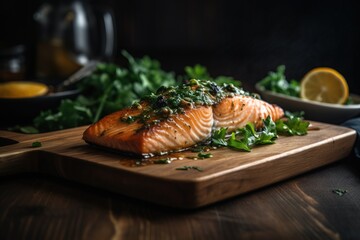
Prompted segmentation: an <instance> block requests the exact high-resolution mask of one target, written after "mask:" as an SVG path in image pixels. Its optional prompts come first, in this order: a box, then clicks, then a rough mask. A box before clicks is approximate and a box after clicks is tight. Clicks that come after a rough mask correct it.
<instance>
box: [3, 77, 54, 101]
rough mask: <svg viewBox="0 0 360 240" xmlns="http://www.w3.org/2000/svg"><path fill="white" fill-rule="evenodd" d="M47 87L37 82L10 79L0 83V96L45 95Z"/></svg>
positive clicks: (23, 96)
mask: <svg viewBox="0 0 360 240" xmlns="http://www.w3.org/2000/svg"><path fill="white" fill-rule="evenodd" d="M47 91H48V87H47V86H46V85H45V84H42V83H38V82H26V81H12V82H5V83H0V98H28V97H36V96H41V95H45V94H46V93H47Z"/></svg>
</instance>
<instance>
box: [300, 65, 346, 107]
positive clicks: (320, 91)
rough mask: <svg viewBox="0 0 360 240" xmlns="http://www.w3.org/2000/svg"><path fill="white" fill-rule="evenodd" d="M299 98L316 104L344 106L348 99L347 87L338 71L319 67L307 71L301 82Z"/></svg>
mask: <svg viewBox="0 0 360 240" xmlns="http://www.w3.org/2000/svg"><path fill="white" fill-rule="evenodd" d="M300 96H301V98H302V99H307V100H312V101H317V102H324V103H333V104H344V103H345V102H346V100H347V99H348V97H349V87H348V84H347V82H346V80H345V78H344V77H343V76H342V75H341V74H340V73H339V72H338V71H336V70H335V69H332V68H327V67H319V68H314V69H312V70H311V71H309V72H308V73H307V74H306V75H305V76H304V77H303V79H302V80H301V84H300Z"/></svg>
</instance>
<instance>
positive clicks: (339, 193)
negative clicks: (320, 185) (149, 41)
mask: <svg viewBox="0 0 360 240" xmlns="http://www.w3.org/2000/svg"><path fill="white" fill-rule="evenodd" d="M332 192H333V193H335V194H337V195H339V196H340V197H342V196H344V194H345V193H347V192H348V191H347V190H345V189H340V188H338V189H333V190H332Z"/></svg>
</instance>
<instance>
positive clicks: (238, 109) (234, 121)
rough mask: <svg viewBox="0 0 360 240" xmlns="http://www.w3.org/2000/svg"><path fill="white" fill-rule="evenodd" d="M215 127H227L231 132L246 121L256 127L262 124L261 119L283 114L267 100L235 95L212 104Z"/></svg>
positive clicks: (275, 117) (276, 117)
mask: <svg viewBox="0 0 360 240" xmlns="http://www.w3.org/2000/svg"><path fill="white" fill-rule="evenodd" d="M213 115H214V126H215V128H222V127H224V128H228V132H233V131H235V130H236V129H238V128H242V127H244V126H245V125H246V124H247V123H250V122H251V123H254V124H255V127H256V128H259V127H261V126H262V124H263V123H262V120H263V119H266V118H267V116H270V117H271V118H272V119H273V120H277V119H279V118H281V117H282V116H283V115H284V112H283V110H282V109H281V108H280V107H278V106H276V105H272V104H269V103H267V102H264V101H261V100H259V99H255V98H253V97H250V96H235V97H228V98H225V99H223V100H222V101H221V102H219V103H218V104H216V105H214V106H213Z"/></svg>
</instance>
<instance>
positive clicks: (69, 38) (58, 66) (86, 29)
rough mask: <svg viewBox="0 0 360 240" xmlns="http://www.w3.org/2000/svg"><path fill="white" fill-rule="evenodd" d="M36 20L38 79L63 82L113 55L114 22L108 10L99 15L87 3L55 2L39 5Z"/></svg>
mask: <svg viewBox="0 0 360 240" xmlns="http://www.w3.org/2000/svg"><path fill="white" fill-rule="evenodd" d="M34 19H35V21H36V22H37V52H36V76H37V78H39V79H53V80H54V79H64V78H66V77H67V76H69V75H71V74H72V73H74V72H75V71H76V70H78V69H79V68H80V67H81V66H83V65H84V64H86V63H88V62H89V61H90V60H93V59H108V58H111V57H112V55H113V54H114V50H115V21H114V16H113V14H112V12H111V11H109V10H102V11H100V12H99V8H97V7H94V6H92V5H91V4H90V3H88V2H87V1H86V0H65V1H59V0H58V1H57V0H52V1H47V2H45V3H43V4H42V5H41V6H40V8H39V9H38V11H37V12H36V13H35V14H34Z"/></svg>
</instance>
